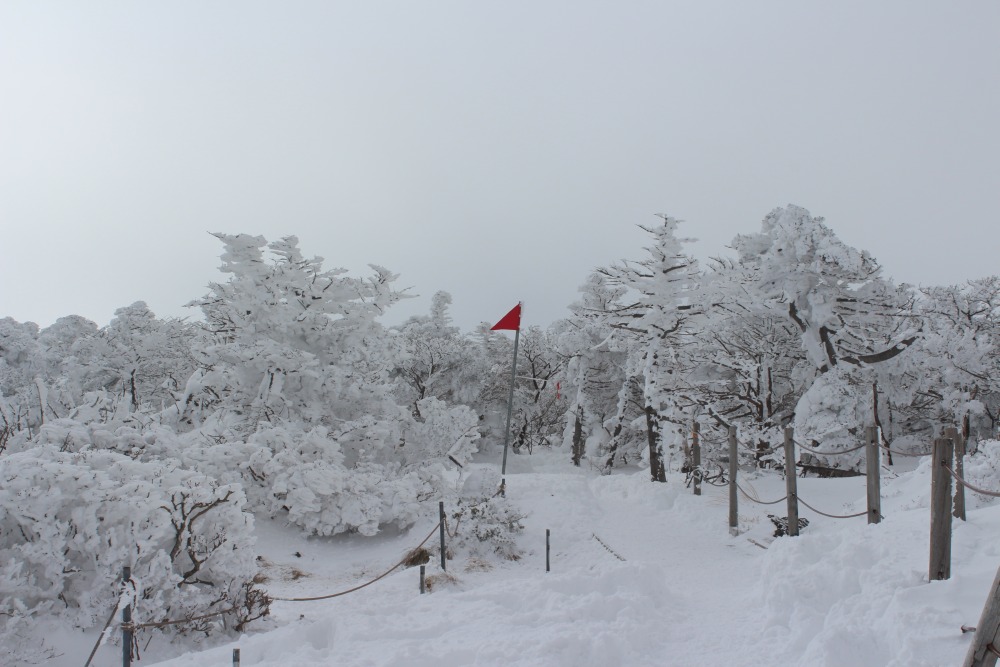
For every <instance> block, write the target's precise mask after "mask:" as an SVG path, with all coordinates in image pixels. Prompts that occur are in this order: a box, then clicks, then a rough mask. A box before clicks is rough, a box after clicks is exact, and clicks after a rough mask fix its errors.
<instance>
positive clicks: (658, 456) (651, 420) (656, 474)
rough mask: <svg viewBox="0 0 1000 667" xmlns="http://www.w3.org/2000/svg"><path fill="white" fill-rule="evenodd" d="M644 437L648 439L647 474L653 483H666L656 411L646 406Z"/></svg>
mask: <svg viewBox="0 0 1000 667" xmlns="http://www.w3.org/2000/svg"><path fill="white" fill-rule="evenodd" d="M646 436H647V437H648V439H649V474H650V477H651V480H652V481H654V482H666V481H667V471H666V468H665V467H664V464H663V443H662V442H661V441H660V424H659V419H658V417H657V414H656V410H654V409H653V406H652V405H647V406H646Z"/></svg>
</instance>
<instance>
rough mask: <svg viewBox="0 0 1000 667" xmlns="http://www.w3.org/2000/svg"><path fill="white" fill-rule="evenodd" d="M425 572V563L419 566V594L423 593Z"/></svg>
mask: <svg viewBox="0 0 1000 667" xmlns="http://www.w3.org/2000/svg"><path fill="white" fill-rule="evenodd" d="M426 573H427V566H426V565H421V566H420V594H421V595H423V594H424V590H426V589H425V587H424V575H425V574H426Z"/></svg>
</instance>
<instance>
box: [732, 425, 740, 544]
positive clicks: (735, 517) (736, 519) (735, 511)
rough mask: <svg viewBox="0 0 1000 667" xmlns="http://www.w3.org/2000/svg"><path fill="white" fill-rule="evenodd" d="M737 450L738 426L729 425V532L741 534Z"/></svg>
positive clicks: (733, 534) (734, 534)
mask: <svg viewBox="0 0 1000 667" xmlns="http://www.w3.org/2000/svg"><path fill="white" fill-rule="evenodd" d="M737 455H738V454H737V451H736V427H735V426H730V427H729V534H730V535H732V536H734V537H735V536H736V535H739V534H740V513H739V507H738V503H739V494H737V493H736V471H737V469H738V466H737V463H738V461H737V458H736V457H737Z"/></svg>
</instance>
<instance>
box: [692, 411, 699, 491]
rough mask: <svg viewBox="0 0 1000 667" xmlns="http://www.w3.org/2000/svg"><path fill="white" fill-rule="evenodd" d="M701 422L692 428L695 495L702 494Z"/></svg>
mask: <svg viewBox="0 0 1000 667" xmlns="http://www.w3.org/2000/svg"><path fill="white" fill-rule="evenodd" d="M700 436H701V424H699V423H698V422H695V423H694V426H693V428H692V429H691V463H692V465H693V466H694V469H693V470H692V471H691V474H692V475H694V483H693V484H692V485H691V486H693V487H694V495H696V496H700V495H701V437H700Z"/></svg>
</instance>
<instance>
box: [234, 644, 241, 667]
mask: <svg viewBox="0 0 1000 667" xmlns="http://www.w3.org/2000/svg"><path fill="white" fill-rule="evenodd" d="M233 667H240V650H239V649H238V648H234V649H233Z"/></svg>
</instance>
